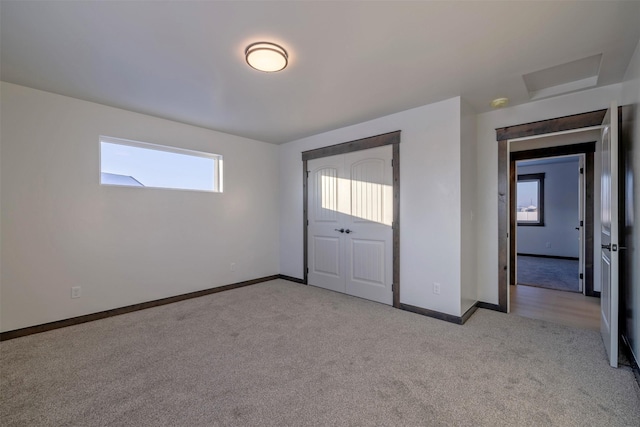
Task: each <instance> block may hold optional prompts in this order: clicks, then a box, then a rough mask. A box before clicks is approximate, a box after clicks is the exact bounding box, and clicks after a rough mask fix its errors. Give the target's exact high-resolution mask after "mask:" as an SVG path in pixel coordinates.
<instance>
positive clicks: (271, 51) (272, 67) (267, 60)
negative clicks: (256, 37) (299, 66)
mask: <svg viewBox="0 0 640 427" xmlns="http://www.w3.org/2000/svg"><path fill="white" fill-rule="evenodd" d="M244 56H245V57H246V59H247V64H249V66H250V67H252V68H255V69H256V70H259V71H264V72H266V73H273V72H276V71H280V70H284V69H285V67H286V66H287V64H288V60H289V55H288V54H287V51H286V50H284V48H282V47H281V46H278V45H277V44H274V43H269V42H257V43H252V44H250V45H249V46H247V48H246V49H245V50H244Z"/></svg>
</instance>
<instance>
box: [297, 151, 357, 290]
mask: <svg viewBox="0 0 640 427" xmlns="http://www.w3.org/2000/svg"><path fill="white" fill-rule="evenodd" d="M307 168H308V178H307V185H308V187H307V188H308V191H309V194H308V200H309V202H308V204H309V206H308V210H307V212H308V220H309V225H308V228H307V236H308V240H307V241H308V267H309V273H308V274H307V281H308V282H309V284H310V285H315V286H319V287H321V288H325V289H330V290H332V291H337V292H346V289H345V286H346V284H345V274H346V264H345V262H344V244H345V242H344V239H343V238H342V236H343V235H344V225H343V223H344V216H345V215H346V214H345V213H342V212H341V209H343V210H344V207H345V206H344V205H345V200H348V195H347V194H343V193H345V192H346V191H349V188H348V187H347V186H346V185H345V182H344V181H345V177H344V155H338V156H331V157H323V158H321V159H314V160H310V161H309V162H308V163H307ZM340 230H342V232H340Z"/></svg>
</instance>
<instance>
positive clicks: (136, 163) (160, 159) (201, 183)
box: [100, 140, 219, 191]
mask: <svg viewBox="0 0 640 427" xmlns="http://www.w3.org/2000/svg"><path fill="white" fill-rule="evenodd" d="M136 145H143V144H142V143H140V144H136ZM136 145H128V144H126V143H124V141H123V143H122V144H120V143H115V142H111V141H105V140H101V141H100V162H101V165H100V166H101V169H100V172H101V179H100V182H101V183H102V184H109V185H124V186H135V187H159V188H175V189H186V190H203V191H218V189H216V169H217V168H218V163H217V160H218V157H219V156H216V155H214V154H208V153H201V155H197V154H200V153H196V154H192V152H188V151H186V150H184V151H185V152H184V153H180V151H181V150H179V149H174V148H172V147H161V146H157V148H156V147H155V146H153V145H151V144H149V147H141V146H136ZM144 145H146V144H144ZM163 148H164V149H163Z"/></svg>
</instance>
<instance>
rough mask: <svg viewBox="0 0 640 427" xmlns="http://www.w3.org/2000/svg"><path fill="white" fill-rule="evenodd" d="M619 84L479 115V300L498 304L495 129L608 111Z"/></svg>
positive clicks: (618, 94) (616, 94) (616, 97)
mask: <svg viewBox="0 0 640 427" xmlns="http://www.w3.org/2000/svg"><path fill="white" fill-rule="evenodd" d="M621 88H622V86H621V85H620V84H615V85H610V86H604V87H599V88H595V89H591V90H586V91H582V92H576V93H572V94H568V95H564V96H558V97H554V98H549V99H543V100H540V101H535V102H530V103H528V104H522V105H517V106H514V107H510V108H504V109H500V110H494V111H490V112H487V113H483V114H479V115H478V117H477V126H478V163H477V172H478V176H477V198H478V199H477V200H478V202H477V215H476V218H477V228H476V229H477V233H478V235H477V251H478V299H479V300H480V301H483V302H487V303H491V304H497V303H498V144H497V142H496V132H495V130H496V129H497V128H501V127H505V126H511V125H518V124H522V123H530V122H535V121H538V120H546V119H551V118H554V117H562V116H568V115H572V114H579V113H584V112H588V111H595V110H600V109H604V108H608V107H609V104H610V102H611V101H612V100H617V101H620V96H621Z"/></svg>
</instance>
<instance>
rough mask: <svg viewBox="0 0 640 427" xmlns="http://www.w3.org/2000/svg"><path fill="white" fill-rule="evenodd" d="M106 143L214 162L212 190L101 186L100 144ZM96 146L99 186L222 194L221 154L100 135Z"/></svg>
mask: <svg viewBox="0 0 640 427" xmlns="http://www.w3.org/2000/svg"><path fill="white" fill-rule="evenodd" d="M103 142H106V143H109V144H117V145H124V146H129V147H137V148H146V149H149V150H155V151H165V152H168V153H174V154H184V155H187V156H194V157H204V158H206V159H211V160H213V161H214V174H213V190H200V189H189V188H170V187H153V186H141V187H138V186H128V185H117V184H103V183H102V143H103ZM98 144H99V145H100V148H99V150H98V151H99V162H98V182H99V183H100V185H104V186H109V187H128V188H153V189H163V190H178V191H200V192H205V193H222V192H223V185H222V183H223V160H222V155H221V154H213V153H207V152H204V151H195V150H187V149H184V148H178V147H171V146H168V145H160V144H153V143H150V142H141V141H134V140H131V139H124V138H116V137H112V136H104V135H100V138H99V141H98Z"/></svg>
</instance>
